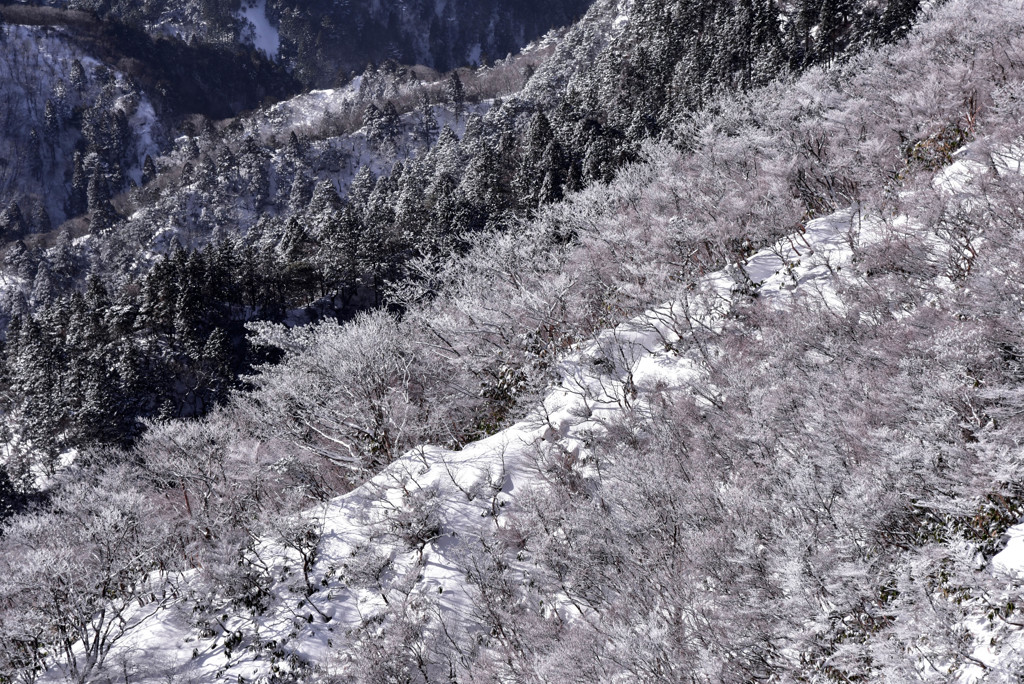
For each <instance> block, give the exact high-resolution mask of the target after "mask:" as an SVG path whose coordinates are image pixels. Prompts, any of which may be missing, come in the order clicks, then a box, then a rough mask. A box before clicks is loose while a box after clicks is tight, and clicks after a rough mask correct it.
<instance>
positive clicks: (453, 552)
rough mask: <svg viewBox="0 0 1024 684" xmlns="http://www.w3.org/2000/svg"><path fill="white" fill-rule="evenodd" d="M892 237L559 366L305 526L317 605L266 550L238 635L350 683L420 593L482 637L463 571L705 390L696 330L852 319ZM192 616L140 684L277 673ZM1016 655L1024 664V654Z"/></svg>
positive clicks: (282, 558) (818, 225) (829, 248)
mask: <svg viewBox="0 0 1024 684" xmlns="http://www.w3.org/2000/svg"><path fill="white" fill-rule="evenodd" d="M968 170H972V171H975V172H977V169H976V168H974V169H968ZM955 173H960V172H959V171H954V172H953V174H950V173H947V174H945V175H943V176H941V177H940V178H941V179H940V180H939V181H938V182H939V183H940V184H942V183H953V181H952V180H951V179H952V178H954V177H955V176H954V174H955ZM969 181H970V179H959V178H958V180H957V182H964V183H967V182H969ZM894 224H895V225H897V226H898V227H899V229H900V230H903V229H912V228H913V226H910V225H906V226H900V224H899V222H898V221H895V222H894V221H890V222H889V223H888V224H886V223H885V222H883V221H881V220H879V219H877V218H874V217H870V216H865V215H862V212H861V211H860V210H859V208H858V207H851V208H849V209H846V210H842V211H838V212H836V213H834V214H832V215H829V216H825V217H822V218H819V219H815V220H813V221H810V222H809V223H807V225H806V226H804V227H803V228H802V229H800V230H798V231H797V232H794V233H792V234H790V235H788V236H785V237H783V238H782V239H780V240H777V241H776V242H775V243H773V244H771V245H769V246H767V247H765V248H763V249H761V250H758V251H756V252H754V253H753V254H751V255H750V256H749V257H748V258H746V259H745V260H743V261H742V263H737V264H731V265H729V266H727V267H726V268H723V269H721V270H720V271H717V272H715V273H712V274H710V275H708V276H706V277H705V278H704V279H703V280H702V281H701V282H700V283H698V285H697V287H695V288H693V289H691V290H689V291H688V292H687V294H686V298H685V299H679V300H676V301H670V302H666V303H664V304H662V305H660V306H657V307H654V308H652V309H650V310H648V311H646V312H644V313H643V314H641V315H639V316H636V317H635V318H633V319H631V320H629V321H627V322H625V323H623V324H621V325H619V326H617V327H615V328H614V329H610V330H606V331H604V332H602V333H601V334H599V335H597V336H596V337H595V339H593V340H592V341H591V342H589V343H588V344H585V345H583V346H582V347H580V348H579V349H578V350H577V351H576V352H575V353H573V354H571V355H569V356H568V357H566V358H564V359H563V360H562V361H561V362H560V364H559V371H560V375H561V382H560V383H559V384H558V385H556V386H554V387H552V388H551V389H550V390H549V392H548V394H547V396H546V397H545V398H544V400H543V401H542V402H541V403H540V404H539V405H538V406H537V407H536V409H535V410H534V411H533V412H532V413H531V414H530V415H529V416H528V417H527V418H525V419H524V420H522V421H520V422H518V423H516V424H515V425H512V426H511V427H509V428H507V429H505V430H502V431H500V432H498V433H496V434H494V435H492V436H490V437H487V438H485V439H481V440H479V441H477V442H474V443H472V444H469V445H467V446H466V447H465V448H463V449H461V450H450V449H445V448H442V447H438V446H433V445H423V446H420V447H417V448H416V449H413V450H411V451H410V452H408V453H407V454H405V455H404V456H403V457H402V458H400V459H398V460H397V461H395V462H394V463H392V464H391V465H390V466H389V467H387V468H386V469H385V470H384V471H383V472H381V473H379V474H378V475H376V476H375V477H373V478H372V479H371V480H370V481H369V482H366V483H365V484H363V485H362V486H360V487H358V488H356V489H355V490H353V491H352V492H350V493H348V494H345V495H343V496H340V497H337V498H336V499H333V500H332V501H330V502H328V503H326V504H325V505H323V506H320V507H318V508H316V509H314V510H311V511H308V512H307V513H306V514H305V516H304V518H305V520H306V521H307V523H308V524H309V525H311V526H313V527H314V528H317V529H319V530H321V532H322V534H321V536H320V541H319V545H318V556H317V563H316V566H315V568H314V572H313V576H314V578H315V579H316V580H318V584H317V585H316V591H315V592H314V593H313V594H312V595H311V596H309V597H308V599H305V601H307V603H297V599H296V594H295V593H294V591H293V588H294V586H295V581H296V579H295V576H294V575H295V571H294V570H292V571H291V575H290V576H289V572H288V570H287V569H286V568H287V566H289V565H291V566H292V568H294V566H295V564H296V560H297V556H296V554H295V552H294V551H290V550H288V549H286V548H284V546H283V545H282V544H281V543H280V542H278V541H277V540H275V539H271V538H268V539H264V540H263V541H262V542H261V543H260V544H259V546H258V548H257V553H258V554H259V556H260V558H262V559H264V560H266V559H271V561H270V563H271V566H272V569H273V573H274V575H275V577H279V578H280V581H278V582H277V584H276V585H275V586H274V588H273V590H272V598H271V601H270V608H269V609H268V611H267V612H266V613H265V614H263V615H260V616H258V617H256V618H247V617H244V616H242V615H233V616H231V617H228V618H227V619H226V620H225V621H224V626H225V629H226V630H227V631H226V632H225V634H227V633H229V632H236V631H238V632H241V633H244V634H247V635H253V634H255V635H258V636H259V637H260V638H261V639H264V640H267V639H273V640H275V641H276V642H277V643H278V644H281V645H283V647H284V648H285V649H286V650H287V652H288V653H290V654H292V655H295V656H298V657H300V658H302V659H304V660H307V661H309V662H314V663H317V664H318V665H319V666H321V667H323V668H325V669H329V670H330V669H334V668H337V669H338V670H340V671H342V672H343V671H344V668H345V664H344V662H343V661H342V660H341V656H340V652H343V651H344V649H345V647H346V645H348V644H350V643H351V641H350V640H351V639H352V638H353V637H352V636H351V634H352V633H353V630H355V629H356V628H359V627H361V626H363V625H366V624H367V621H370V620H372V619H373V618H374V617H375V616H380V615H382V614H383V613H384V612H386V611H387V610H388V609H389V605H390V604H391V603H393V602H394V601H395V600H406V599H407V597H408V596H411V595H410V594H409V593H408V592H409V591H410V589H409V587H410V586H411V587H412V589H411V591H412V593H413V594H415V595H416V596H417V597H418V598H419V599H421V600H422V602H423V603H424V604H425V605H429V606H430V607H431V610H432V611H436V613H437V615H440V616H442V617H443V618H444V621H445V623H446V625H447V628H448V629H451V628H452V627H453V626H461V627H463V628H467V629H470V630H471V629H473V628H474V625H475V623H474V600H475V596H474V593H473V592H474V589H473V587H472V585H471V584H470V583H469V582H468V581H467V578H466V577H465V575H464V574H463V572H462V571H461V570H460V568H461V567H462V564H461V561H462V559H463V558H464V557H465V554H466V553H467V552H469V551H470V550H471V549H473V548H478V547H479V546H480V544H479V540H481V539H483V538H485V537H486V536H488V535H490V534H492V533H493V532H495V531H496V530H500V529H502V528H504V527H506V526H508V525H509V524H510V522H511V518H510V513H509V512H508V511H510V510H511V509H513V508H514V507H515V503H516V502H517V501H519V500H521V499H522V497H524V495H525V496H528V495H529V493H530V492H531V491H536V490H538V489H542V488H544V487H545V486H546V485H545V472H546V471H547V470H548V469H550V468H551V467H553V466H558V467H571V468H577V469H579V470H580V471H581V472H583V473H586V472H589V470H590V469H592V468H593V466H592V465H591V457H590V454H589V453H588V447H587V444H589V443H590V441H591V439H592V436H593V435H599V434H601V433H603V432H605V431H606V430H607V429H608V426H609V425H610V424H611V423H612V422H614V421H615V420H616V419H617V418H618V417H620V416H622V415H624V412H625V411H626V410H627V409H635V408H637V407H643V406H644V405H645V402H650V401H653V400H654V399H655V397H656V394H657V393H658V392H661V391H676V392H686V391H688V388H690V387H691V386H693V384H694V383H695V382H696V381H698V380H702V379H703V377H704V373H705V370H704V369H705V365H704V361H703V359H702V357H701V355H700V353H699V352H698V350H697V349H696V345H692V344H688V338H690V337H691V332H690V330H691V327H690V326H695V327H698V328H704V329H708V330H720V329H722V327H723V326H725V325H727V324H728V321H729V316H730V313H731V310H732V308H733V307H734V306H735V304H736V303H737V302H738V301H740V299H741V298H742V296H743V295H756V296H757V297H758V298H760V299H761V300H762V301H765V302H766V303H767V305H769V306H773V307H780V308H784V307H786V306H787V305H788V304H789V303H790V301H791V299H792V298H793V297H796V296H804V295H807V296H817V297H820V298H821V301H823V302H825V303H826V304H828V305H829V306H841V305H842V303H841V300H840V298H839V296H838V294H837V292H838V290H839V288H840V286H841V285H842V283H843V281H847V282H850V281H852V280H855V279H858V278H859V277H860V274H859V273H858V272H857V271H856V269H855V268H853V267H852V263H853V255H854V249H855V247H860V246H863V245H865V244H872V243H874V242H875V241H878V240H881V239H884V237H885V235H886V231H887V230H889V229H890V228H891V227H892V226H893V225H894ZM412 511H416V512H417V513H418V514H419V513H422V512H423V511H426V512H427V513H428V514H429V515H432V516H434V517H435V519H436V520H437V522H438V525H437V527H438V529H439V533H437V534H436V535H433V538H430V539H425V540H423V541H424V543H423V544H422V547H421V548H415V547H414V546H413V545H411V544H410V543H409V542H408V541H407V539H408V535H405V538H403V534H405V533H403V531H402V530H403V529H404V528H403V527H402V525H403V524H406V523H407V521H408V520H410V519H418V516H417V515H412V513H411V512H412ZM420 517H421V516H420ZM430 529H433V527H431V528H430ZM509 563H510V566H511V568H512V569H513V571H516V572H521V573H523V575H524V577H525V576H526V575H527V574H529V572H530V567H529V566H528V564H527V561H519V560H514V559H509ZM373 564H377V565H378V566H386V567H387V570H386V572H376V573H371V574H373V575H374V576H375V578H376V579H375V580H374V582H371V581H370V580H367V579H366V578H365V575H366V573H365V572H363V573H360V572H358V571H357V570H352V569H351V567H352V566H360V565H362V566H367V565H371V566H372V565H373ZM992 571H994V572H1001V573H1007V574H1015V575H1017V576H1024V524H1022V525H1018V526H1017V527H1014V528H1011V530H1010V533H1009V536H1008V543H1007V545H1006V548H1005V549H1004V550H1003V551H1001V552H1000V553H999V554H998V555H997V556H996V557H995V558H994V559H993V563H992ZM183 581H186V582H187V579H183ZM553 610H555V611H557V612H558V613H559V614H560V616H561V617H562V618H563V619H566V620H572V619H579V613H578V611H576V612H573V611H572V610H570V604H569V602H568V600H567V599H563V600H562V602H561V603H556V605H554V606H553ZM186 611H187V607H185V606H175V605H172V606H170V607H168V608H165V609H161V610H160V611H158V612H157V613H156V614H155V615H153V616H152V617H151V618H149V619H147V620H146V622H145V623H143V624H142V625H141V626H140V628H139V629H137V630H136V631H134V632H133V633H132V634H130V635H129V636H128V637H127V638H125V639H124V640H123V642H122V643H120V644H118V645H117V646H116V647H115V649H114V652H113V657H112V658H111V662H120V661H118V658H120V659H121V661H124V660H130V661H133V662H134V661H135V660H137V659H144V660H145V661H146V662H160V663H163V665H162V666H161V668H162V669H163V672H162V673H158V672H156V671H155V670H154V671H153V672H152V674H150V673H148V672H144V671H142V670H139V671H138V672H137V673H136V676H135V677H133V679H134V681H156V680H158V679H163V680H167V679H181V678H187V679H188V680H190V681H196V682H202V681H209V682H212V681H214V680H216V679H224V680H225V681H228V680H235V679H237V678H238V677H244V678H246V679H247V680H251V679H252V678H253V677H257V676H260V675H261V674H265V673H267V672H268V671H270V670H271V669H272V666H273V663H270V662H267V661H266V660H265V658H266V657H267V656H266V655H264V654H261V653H259V652H257V651H255V650H244V646H245V645H246V644H251V643H252V640H251V638H250V637H248V636H247V637H245V640H243V648H242V649H239V650H236V652H235V653H234V654H233V655H232V656H231V657H230V658H229V657H228V655H227V654H226V653H225V651H224V648H223V646H222V645H220V644H219V642H218V641H217V640H216V639H212V640H211V639H204V638H200V637H199V636H198V633H197V632H196V631H195V629H194V628H190V627H189V626H188V616H187V613H186ZM322 616H326V618H324V617H322ZM979 625H980V623H979ZM979 625H974V626H971V627H970V629H971V631H972V632H974V633H975V634H976V635H977V636H978V637H979V643H980V642H983V641H984V639H982V637H984V636H985V635H986V632H985V631H984V628H983V627H981V626H979ZM1015 647H1016V646H1015V644H1007V645H1006V648H1015ZM1018 650H1020V651H1021V652H1024V644H1022V645H1020V648H1019V649H1018ZM993 657H994V656H993V655H992V652H991V646H988V645H986V646H979V650H978V658H979V659H981V660H983V661H986V662H989V661H991V659H992V658H993ZM161 668H156V669H161ZM964 681H973V679H972V678H970V677H967V678H966V679H965V680H964Z"/></svg>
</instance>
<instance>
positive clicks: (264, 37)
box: [239, 0, 281, 59]
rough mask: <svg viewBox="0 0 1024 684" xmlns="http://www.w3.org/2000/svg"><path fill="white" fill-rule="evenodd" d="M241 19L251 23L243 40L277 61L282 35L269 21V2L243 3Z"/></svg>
mask: <svg viewBox="0 0 1024 684" xmlns="http://www.w3.org/2000/svg"><path fill="white" fill-rule="evenodd" d="M239 17H240V18H242V19H244V20H245V21H247V22H248V23H249V26H248V28H247V29H246V30H245V32H244V35H243V39H244V40H246V42H248V43H251V44H252V46H253V47H255V48H256V49H257V50H260V51H261V52H263V54H265V55H266V56H267V57H269V58H270V59H277V53H278V51H279V50H280V49H281V34H280V33H279V32H278V30H277V27H275V26H274V25H273V24H271V23H270V20H269V19H267V0H255V2H252V3H251V4H250V3H248V2H243V4H242V8H241V9H240V10H239Z"/></svg>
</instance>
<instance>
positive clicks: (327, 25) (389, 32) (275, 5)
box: [50, 0, 590, 87]
mask: <svg viewBox="0 0 1024 684" xmlns="http://www.w3.org/2000/svg"><path fill="white" fill-rule="evenodd" d="M50 4H55V5H60V6H63V5H64V4H68V6H69V7H72V8H74V9H80V10H87V11H91V12H95V13H97V14H98V15H99V16H101V17H112V18H117V19H118V20H120V21H122V22H125V23H127V24H130V25H132V26H135V27H138V28H145V29H146V30H148V31H150V32H152V33H154V34H155V35H159V34H161V33H164V34H172V35H178V36H181V37H184V38H186V39H192V38H195V39H196V40H198V41H200V42H204V43H210V44H217V43H238V42H249V43H252V42H253V38H254V35H255V34H254V33H253V23H252V21H251V19H252V18H254V17H255V18H256V20H257V21H256V23H258V24H260V25H261V27H264V28H263V31H264V32H266V31H267V30H270V31H276V33H277V37H278V40H279V50H278V51H277V53H276V55H275V56H276V57H277V58H278V59H279V60H280V61H281V62H282V63H283V64H284V65H286V66H287V67H288V68H289V69H290V70H291V71H292V72H293V73H294V74H295V75H296V76H297V77H298V78H299V79H300V80H301V81H302V82H303V83H304V84H305V85H307V86H310V87H324V86H330V85H341V84H343V83H344V81H346V80H348V77H349V76H350V75H351V73H353V72H356V73H358V72H360V71H362V70H363V69H364V68H365V67H366V65H367V64H369V63H379V62H383V61H385V60H389V59H391V60H396V61H398V62H401V63H403V64H424V65H426V66H430V67H434V68H436V69H440V70H442V71H446V70H448V69H451V68H454V67H457V66H464V65H476V64H480V63H481V62H483V61H486V60H488V59H490V60H494V59H500V58H503V57H505V56H506V55H507V54H509V53H513V52H516V51H518V50H519V49H520V48H522V47H523V46H524V45H526V44H527V43H529V42H530V41H531V40H534V39H535V38H537V37H539V36H541V35H542V34H544V33H546V32H547V31H548V30H550V29H552V28H555V27H558V26H564V25H567V24H569V23H571V22H572V21H573V20H575V19H576V18H577V17H578V16H579V15H581V14H582V13H583V12H584V11H585V10H586V8H587V6H588V5H589V4H590V0H551V1H549V2H537V1H536V0H447V1H445V2H438V1H436V0H413V1H411V2H409V1H406V2H394V1H392V0H386V1H384V2H380V1H374V2H371V1H368V0H355V1H353V0H346V1H345V2H330V1H328V0H267V1H266V2H265V3H262V4H261V3H250V2H245V3H243V4H245V5H246V7H245V8H244V9H245V11H244V12H243V11H241V9H240V6H239V3H238V2H237V1H234V2H232V1H230V0H214V1H206V2H198V1H197V0H167V1H164V2H145V3H138V2H125V1H122V0H113V1H109V0H103V1H99V0H72V2H70V3H65V2H63V0H53V2H51V3H50ZM275 42H278V41H275Z"/></svg>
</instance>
